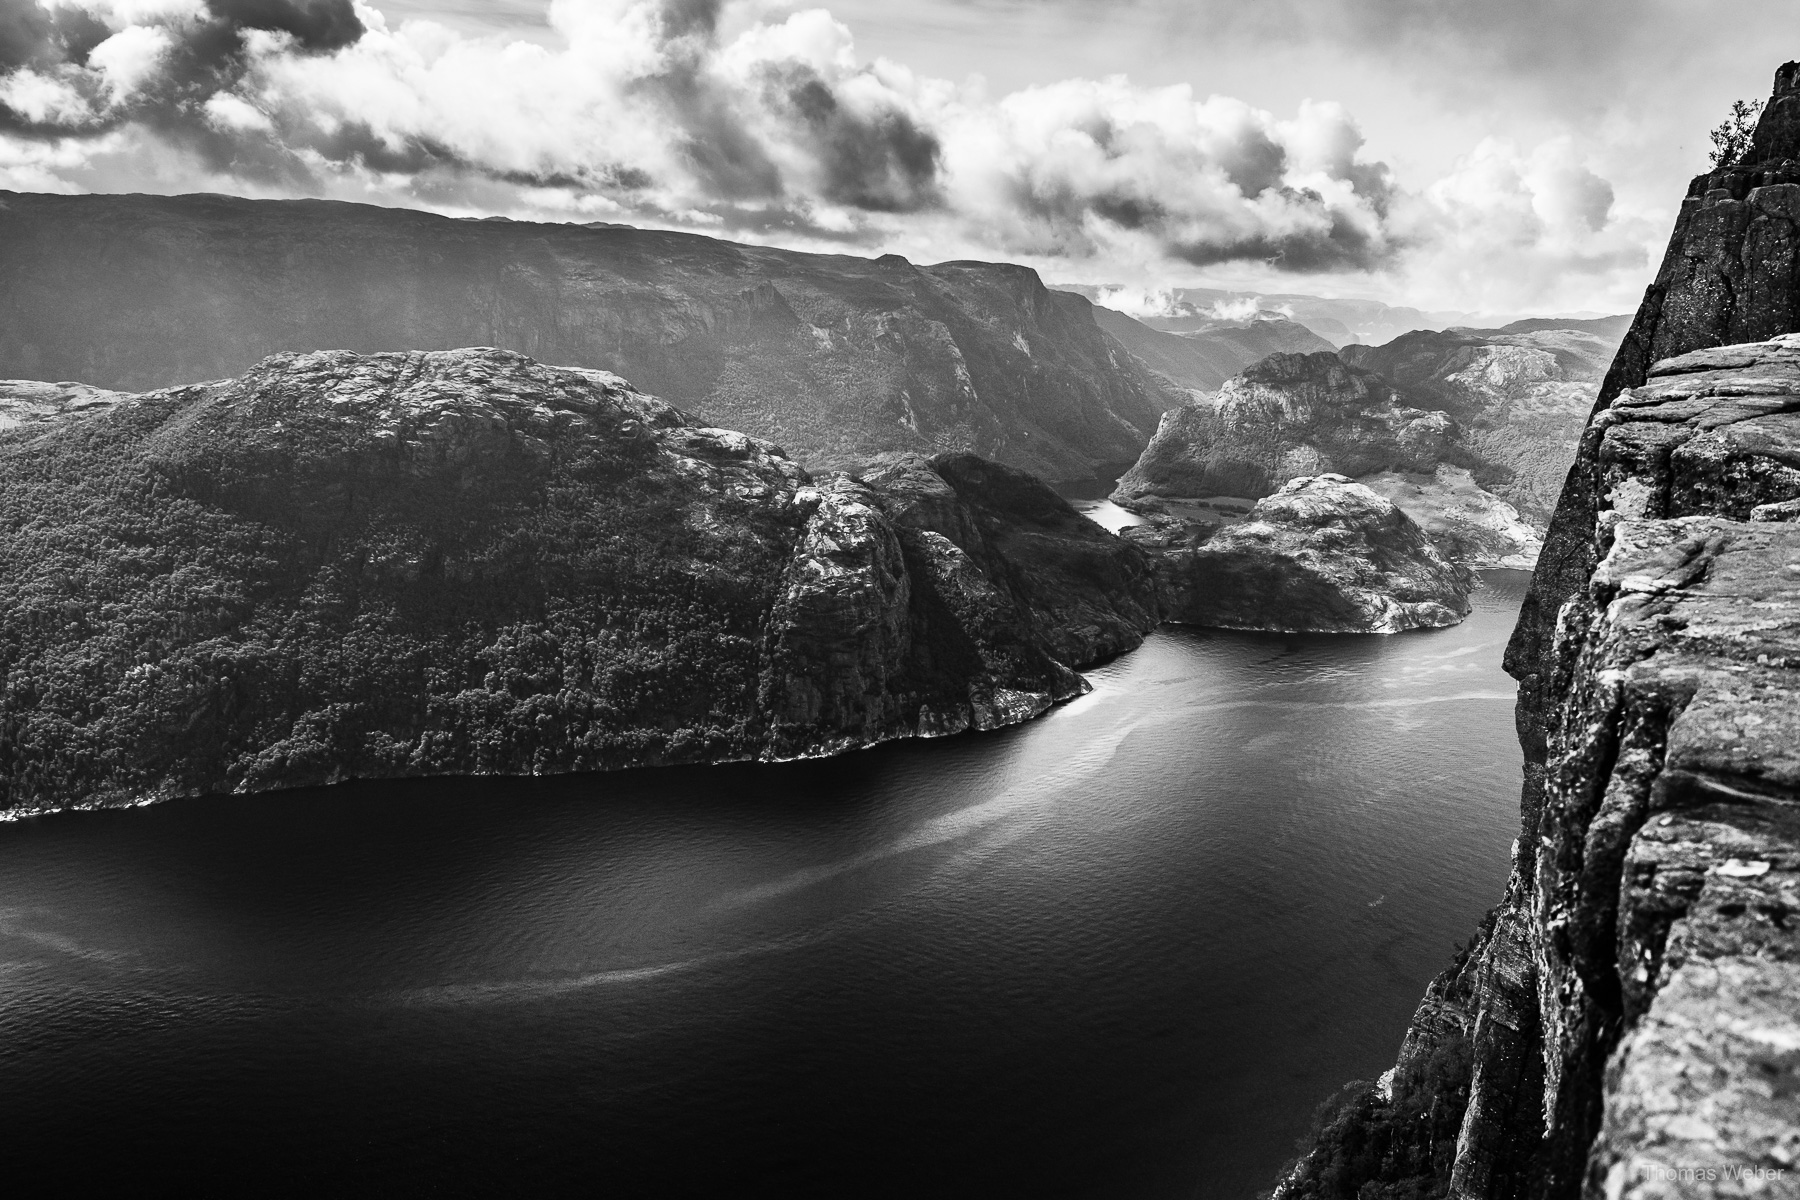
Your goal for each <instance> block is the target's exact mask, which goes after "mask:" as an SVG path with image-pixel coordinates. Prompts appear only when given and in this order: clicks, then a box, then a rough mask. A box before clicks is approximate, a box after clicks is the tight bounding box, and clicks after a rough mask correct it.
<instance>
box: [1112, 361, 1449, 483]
mask: <svg viewBox="0 0 1800 1200" xmlns="http://www.w3.org/2000/svg"><path fill="white" fill-rule="evenodd" d="M1453 432H1454V425H1453V423H1452V422H1451V421H1450V420H1449V419H1448V418H1446V417H1445V416H1444V415H1443V414H1442V413H1436V412H1427V411H1425V410H1423V409H1419V408H1414V407H1412V406H1410V405H1408V404H1407V403H1406V398H1405V397H1404V396H1403V395H1402V394H1401V393H1400V392H1398V391H1397V390H1396V389H1395V388H1394V387H1393V386H1392V385H1391V384H1389V383H1388V382H1387V380H1385V379H1384V378H1382V377H1381V376H1379V375H1377V374H1375V373H1374V372H1371V371H1364V370H1361V369H1360V368H1358V367H1354V366H1351V365H1349V364H1347V363H1345V362H1343V361H1342V360H1341V359H1339V358H1338V356H1337V355H1336V354H1334V353H1332V352H1331V351H1329V350H1327V351H1321V352H1318V353H1314V354H1276V355H1271V356H1270V357H1268V358H1265V359H1263V360H1262V361H1261V362H1259V363H1257V364H1256V365H1255V366H1253V367H1251V368H1250V369H1248V370H1247V371H1245V372H1244V373H1243V374H1241V375H1239V376H1237V377H1236V378H1235V379H1231V380H1229V381H1227V382H1226V384H1225V386H1224V387H1223V388H1221V389H1220V391H1219V394H1218V397H1217V398H1216V399H1213V400H1207V399H1202V400H1197V401H1193V402H1190V403H1188V404H1185V405H1183V406H1182V407H1180V408H1178V409H1174V410H1172V411H1170V412H1169V413H1168V414H1166V415H1165V416H1164V417H1163V420H1162V424H1161V425H1160V427H1159V428H1158V429H1157V431H1156V436H1155V437H1154V438H1152V439H1151V441H1150V444H1149V446H1147V447H1145V449H1144V453H1143V455H1142V456H1141V457H1140V458H1139V459H1138V461H1137V462H1136V464H1134V465H1133V466H1132V468H1131V470H1129V471H1127V472H1126V473H1125V475H1124V476H1123V477H1122V478H1121V479H1120V480H1119V485H1118V487H1117V489H1116V490H1115V491H1114V493H1113V496H1114V499H1115V500H1118V501H1120V502H1131V501H1136V500H1140V499H1142V498H1144V497H1148V496H1164V497H1171V498H1183V497H1194V496H1220V495H1223V496H1242V497H1258V496H1267V495H1270V494H1271V493H1273V492H1275V491H1277V490H1278V489H1279V488H1280V487H1281V485H1282V484H1284V483H1286V482H1287V481H1288V480H1289V479H1293V478H1295V477H1297V476H1301V475H1317V474H1319V473H1321V472H1335V473H1337V474H1340V475H1348V476H1352V477H1354V476H1357V475H1366V474H1372V473H1375V472H1378V471H1393V470H1399V471H1426V472H1429V471H1432V470H1435V469H1436V468H1437V465H1438V464H1439V463H1440V462H1443V461H1446V460H1447V459H1454V458H1456V457H1457V456H1458V454H1459V451H1458V450H1457V449H1456V448H1455V447H1454V446H1453V443H1452V438H1453ZM1460 465H1464V466H1467V465H1470V463H1469V462H1466V461H1465V462H1462V463H1460Z"/></svg>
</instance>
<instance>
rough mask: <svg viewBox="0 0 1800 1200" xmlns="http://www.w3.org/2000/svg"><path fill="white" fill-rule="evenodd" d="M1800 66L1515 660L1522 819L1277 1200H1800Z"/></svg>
mask: <svg viewBox="0 0 1800 1200" xmlns="http://www.w3.org/2000/svg"><path fill="white" fill-rule="evenodd" d="M1797 160H1800V64H1794V63H1789V64H1787V65H1785V66H1783V67H1782V68H1781V70H1780V71H1779V72H1778V73H1777V75H1776V83H1775V95H1774V99H1773V100H1772V101H1771V102H1770V104H1769V106H1768V108H1767V109H1766V110H1765V112H1764V115H1763V118H1762V121H1761V124H1760V125H1759V127H1758V129H1757V132H1756V136H1755V140H1754V143H1753V146H1752V149H1751V152H1750V153H1749V155H1748V156H1747V158H1746V160H1745V161H1744V162H1742V163H1739V164H1737V165H1734V166H1730V167H1727V168H1724V169H1722V170H1719V171H1715V172H1713V173H1712V174H1710V175H1707V176H1702V177H1701V178H1700V179H1698V180H1696V181H1695V184H1694V186H1693V188H1692V189H1691V190H1690V192H1689V195H1688V199H1687V200H1686V202H1685V203H1684V204H1683V208H1682V212H1681V216H1680V218H1679V220H1678V223H1677V226H1676V230H1675V234H1674V237H1673V239H1672V241H1671V244H1670V248H1669V253H1668V255H1667V257H1666V258H1665V260H1664V263H1663V266H1662V269H1661V272H1660V273H1659V275H1658V277H1657V280H1656V282H1655V284H1653V285H1652V286H1651V288H1650V289H1649V291H1648V293H1647V295H1646V297H1645V301H1644V305H1643V308H1642V309H1641V310H1640V311H1639V313H1638V316H1637V319H1636V321H1635V322H1634V324H1633V326H1632V330H1631V332H1630V334H1628V335H1627V338H1626V341H1625V343H1624V345H1623V346H1622V347H1621V349H1620V352H1619V355H1618V357H1617V359H1616V360H1615V361H1614V364H1613V366H1612V368H1611V370H1610V371H1609V373H1608V376H1607V380H1606V382H1605V384H1604V385H1603V387H1602V390H1601V393H1600V396H1599V399H1598V402H1597V406H1596V409H1595V412H1594V414H1593V416H1592V418H1591V419H1590V421H1589V423H1588V426H1587V429H1586V431H1585V432H1584V434H1583V436H1582V442H1581V448H1580V451H1579V454H1578V457H1577V460H1576V463H1575V466H1574V467H1573V469H1572V470H1571V472H1570V475H1569V479H1568V482H1567V484H1566V486H1565V487H1564V490H1563V493H1562V496H1561V498H1560V500H1559V502H1558V506H1557V512H1556V517H1555V519H1554V521H1553V523H1552V525H1551V528H1550V533H1549V536H1548V538H1547V540H1546V545H1545V549H1544V552H1543V555H1542V557H1541V558H1540V561H1539V566H1538V571H1537V574H1536V576H1535V578H1534V580H1533V584H1532V588H1531V592H1530V595H1529V597H1528V599H1527V602H1526V605H1525V608H1524V610H1523V612H1522V613H1521V616H1520V620H1519V625H1518V629H1517V631H1516V632H1515V634H1514V637H1513V640H1512V643H1511V645H1510V646H1509V648H1508V652H1507V667H1508V670H1510V671H1511V672H1512V673H1513V674H1514V675H1515V676H1516V677H1517V678H1519V680H1520V690H1519V707H1518V724H1519V732H1520V740H1521V743H1522V746H1523V748H1524V751H1525V776H1526V778H1525V786H1524V790H1523V795H1522V802H1521V819H1522V826H1521V836H1520V840H1519V842H1518V843H1517V849H1516V851H1515V854H1514V857H1513V871H1512V875H1511V878H1510V880H1509V883H1508V887H1507V892H1506V895H1505V896H1504V898H1503V899H1502V901H1501V903H1500V904H1499V905H1498V906H1497V907H1496V908H1495V910H1494V911H1493V912H1492V913H1490V914H1489V917H1488V919H1487V921H1486V922H1485V923H1484V924H1483V927H1482V928H1481V930H1480V931H1479V933H1478V935H1477V937H1476V939H1475V941H1474V942H1473V944H1472V945H1471V946H1470V947H1469V948H1468V949H1467V950H1465V951H1464V952H1462V953H1461V954H1460V955H1459V957H1458V959H1457V961H1456V963H1455V964H1453V966H1452V967H1451V969H1450V970H1449V971H1447V972H1445V973H1444V975H1442V976H1440V977H1439V978H1438V979H1437V980H1436V981H1435V982H1434V983H1433V984H1432V985H1431V987H1430V989H1429V990H1428V992H1427V995H1426V997H1425V1000H1424V1001H1423V1002H1422V1003H1421V1005H1420V1007H1419V1010H1418V1013H1417V1015H1416V1016H1415V1018H1414V1020H1413V1024H1412V1026H1411V1028H1410V1029H1409V1030H1408V1032H1407V1035H1406V1039H1405V1042H1404V1044H1403V1046H1402V1048H1401V1053H1400V1058H1399V1062H1398V1063H1397V1064H1396V1067H1395V1068H1394V1070H1393V1071H1392V1072H1390V1073H1389V1074H1388V1075H1386V1076H1384V1077H1383V1079H1382V1080H1381V1081H1380V1082H1379V1083H1378V1084H1371V1085H1360V1086H1353V1087H1352V1088H1350V1089H1348V1090H1347V1092H1346V1093H1345V1094H1344V1095H1343V1096H1341V1097H1340V1098H1339V1099H1338V1101H1336V1102H1335V1103H1334V1104H1333V1105H1331V1106H1328V1108H1327V1109H1326V1110H1324V1111H1323V1112H1322V1113H1321V1117H1320V1120H1319V1122H1318V1125H1317V1128H1316V1129H1315V1134H1314V1138H1313V1140H1312V1142H1311V1144H1310V1146H1309V1147H1308V1148H1307V1149H1306V1150H1305V1152H1304V1153H1303V1155H1302V1157H1301V1158H1300V1159H1299V1160H1298V1161H1297V1162H1296V1164H1295V1165H1294V1167H1293V1168H1292V1169H1291V1170H1290V1171H1289V1173H1288V1174H1287V1176H1286V1177H1285V1178H1284V1179H1283V1181H1282V1182H1281V1183H1280V1185H1279V1186H1278V1188H1277V1195H1280V1196H1285V1197H1299V1196H1309V1197H1310V1196H1320V1197H1323V1196H1344V1197H1349V1196H1356V1197H1359V1198H1360V1200H1370V1198H1372V1197H1377V1196H1443V1195H1449V1196H1455V1197H1466V1198H1470V1200H1474V1198H1483V1200H1486V1198H1513V1197H1521V1198H1523V1197H1530V1198H1534V1200H1536V1198H1544V1200H1573V1198H1574V1197H1577V1196H1587V1197H1593V1198H1595V1200H1599V1198H1601V1197H1605V1198H1606V1200H1621V1198H1623V1200H1650V1198H1651V1197H1667V1196H1704V1197H1714V1196H1719V1197H1723V1196H1734V1197H1736V1196H1793V1195H1800V757H1796V752H1795V746H1796V745H1800V742H1797V741H1796V734H1800V706H1797V705H1796V703H1795V700H1796V696H1797V695H1800V526H1797V525H1796V524H1795V522H1796V519H1797V518H1800V337H1789V336H1780V335H1783V334H1786V333H1788V332H1790V331H1793V330H1794V329H1795V328H1796V326H1797V325H1800V293H1797V291H1796V285H1795V279H1796V266H1797V265H1800V261H1797V260H1800V254H1797V250H1796V232H1795V221H1796V217H1797V216H1800V161H1797Z"/></svg>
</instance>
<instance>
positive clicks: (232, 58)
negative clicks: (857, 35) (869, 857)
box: [0, 0, 1641, 302]
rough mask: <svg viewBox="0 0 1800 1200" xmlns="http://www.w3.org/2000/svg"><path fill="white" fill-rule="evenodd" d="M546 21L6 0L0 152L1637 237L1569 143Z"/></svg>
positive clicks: (569, 206) (885, 231)
mask: <svg viewBox="0 0 1800 1200" xmlns="http://www.w3.org/2000/svg"><path fill="white" fill-rule="evenodd" d="M546 20H547V25H548V29H549V31H550V32H551V33H552V34H553V35H554V36H553V37H551V38H549V39H544V40H517V39H508V38H505V37H501V36H472V35H470V34H467V33H463V32H457V31H454V30H452V29H449V28H447V27H445V26H443V25H440V24H436V23H433V22H431V21H427V20H409V21H404V22H401V23H399V24H398V25H395V26H390V25H389V23H388V22H387V21H386V19H385V18H384V17H383V16H382V15H381V13H380V12H378V11H377V10H376V9H374V8H372V7H369V6H368V5H366V4H363V3H361V2H360V0H12V2H11V3H10V4H9V5H8V6H7V7H6V8H4V9H0V179H3V180H5V181H9V182H12V183H13V184H14V185H15V186H30V187H47V186H63V187H66V186H68V181H70V180H71V179H72V178H75V177H76V175H75V174H74V173H75V172H78V171H79V168H80V166H81V164H82V163H83V162H86V161H97V160H98V158H99V157H100V156H104V155H109V154H111V155H116V154H118V153H120V152H121V147H138V151H137V152H138V153H142V152H143V151H142V147H144V146H146V145H150V146H154V147H156V148H157V153H159V154H165V155H166V154H174V155H178V156H186V158H187V159H189V160H191V161H193V162H195V163H197V164H199V167H200V168H201V169H202V170H203V171H204V172H207V173H210V175H209V178H211V179H215V180H217V179H224V180H227V181H234V182H236V183H238V184H241V185H243V186H245V187H246V188H249V189H252V190H256V189H260V190H261V191H262V192H263V193H264V194H268V193H270V192H274V193H276V194H344V192H345V191H346V189H350V188H355V187H361V188H363V189H365V191H367V192H368V193H370V194H375V195H380V196H384V197H392V198H400V199H410V200H412V201H413V202H418V203H426V204H430V205H433V206H436V207H451V208H456V207H459V206H461V207H463V208H466V209H471V210H479V209H482V208H484V207H485V208H488V209H490V210H492V209H494V208H503V209H510V210H513V211H517V210H519V209H525V210H528V211H534V212H539V213H555V214H564V215H586V216H589V217H595V216H598V217H603V218H606V219H615V220H627V221H640V222H645V223H658V224H668V225H677V226H684V227H689V228H700V229H711V230H716V231H719V232H723V233H728V234H738V235H740V236H750V237H761V238H766V239H778V240H779V239H786V240H790V241H793V240H799V241H803V242H806V243H807V244H817V243H818V242H820V241H824V242H832V241H836V242H846V243H851V244H860V245H869V246H873V245H876V244H884V245H895V244H901V243H904V244H906V245H909V246H918V245H927V246H943V247H954V248H956V249H957V250H959V251H965V252H966V251H967V250H968V249H970V248H974V249H976V250H977V251H978V252H980V253H984V254H986V255H988V256H1007V257H1017V258H1024V259H1027V260H1030V261H1037V262H1046V261H1063V262H1069V263H1117V262H1129V263H1136V264H1140V265H1143V266H1145V268H1146V269H1147V270H1148V269H1155V270H1161V271H1164V272H1165V273H1167V272H1169V271H1181V270H1189V269H1198V268H1207V267H1213V266H1217V265H1219V264H1232V263H1249V264H1256V265H1258V266H1260V267H1261V268H1263V269H1267V270H1270V271H1281V272H1300V273H1318V272H1333V273H1345V272H1350V273H1355V272H1364V273H1366V272H1372V271H1383V270H1390V269H1393V268H1394V267H1395V266H1396V264H1397V263H1400V262H1402V261H1406V260H1409V259H1410V258H1412V257H1416V256H1424V257H1425V258H1426V259H1431V256H1432V255H1434V254H1437V253H1439V252H1440V251H1444V250H1445V248H1449V249H1450V250H1457V251H1459V252H1460V251H1463V250H1471V249H1472V250H1473V251H1474V252H1477V253H1480V252H1486V251H1488V250H1491V249H1492V248H1494V247H1507V248H1510V249H1511V250H1515V251H1516V250H1518V249H1520V248H1524V250H1525V251H1526V252H1527V253H1529V254H1535V255H1538V256H1540V257H1541V258H1542V259H1543V260H1544V261H1545V262H1546V263H1547V264H1561V266H1562V268H1563V269H1572V270H1581V269H1585V268H1584V264H1586V265H1587V266H1588V267H1592V266H1593V264H1596V263H1600V262H1610V261H1613V259H1614V258H1616V257H1617V256H1618V255H1619V254H1623V253H1625V252H1626V250H1627V247H1626V246H1625V244H1624V240H1622V239H1620V238H1618V237H1614V236H1613V232H1614V231H1615V228H1616V227H1617V226H1618V224H1619V222H1618V221H1617V220H1615V218H1614V214H1613V212H1612V209H1613V207H1614V205H1613V195H1612V191H1611V188H1610V187H1609V185H1608V184H1607V183H1606V181H1605V180H1603V179H1601V178H1599V177H1598V176H1597V175H1595V174H1594V173H1593V172H1592V171H1591V170H1589V169H1588V167H1587V166H1586V165H1585V164H1584V163H1583V162H1582V161H1581V160H1580V158H1579V156H1578V155H1576V154H1575V152H1574V150H1573V148H1572V147H1571V146H1570V145H1569V144H1567V143H1549V144H1546V145H1545V146H1543V147H1539V148H1536V149H1533V150H1519V149H1517V148H1515V147H1510V146H1504V145H1501V144H1499V143H1493V144H1486V143H1484V144H1483V145H1482V146H1481V147H1478V148H1477V149H1476V150H1475V151H1474V152H1473V153H1472V154H1471V155H1470V156H1469V157H1468V159H1467V160H1466V161H1465V162H1464V163H1463V164H1461V165H1460V166H1459V168H1458V170H1457V171H1456V173H1455V174H1453V175H1452V176H1450V177H1448V178H1446V179H1444V180H1440V181H1439V182H1437V183H1436V184H1433V185H1431V186H1429V187H1426V188H1424V189H1422V190H1418V191H1410V192H1409V191H1407V190H1405V189H1402V188H1401V187H1400V186H1399V185H1398V184H1397V182H1396V181H1395V179H1394V177H1393V175H1392V173H1391V172H1390V171H1389V169H1388V168H1387V167H1386V166H1385V165H1383V164H1382V163H1379V162H1372V161H1369V160H1368V159H1367V158H1366V157H1365V154H1364V151H1363V137H1362V133H1361V131H1360V129H1359V128H1358V126H1357V123H1356V121H1355V120H1354V119H1353V117H1352V116H1351V115H1350V114H1349V113H1348V112H1347V111H1345V109H1344V108H1343V107H1342V106H1341V105H1338V104H1334V103H1326V102H1314V101H1307V102H1305V103H1302V104H1301V105H1300V106H1299V107H1298V109H1297V110H1296V111H1295V112H1293V113H1292V114H1291V115H1288V116H1277V115H1275V114H1272V113H1270V112H1267V111H1264V110H1262V109H1259V108H1256V107H1253V106H1251V105H1248V104H1245V103H1243V102H1242V101H1239V100H1234V99H1231V98H1228V97H1222V96H1205V95H1200V94H1198V93H1196V92H1195V91H1194V90H1193V89H1191V88H1190V87H1188V86H1185V85H1182V86H1173V87H1161V88H1144V87H1139V86H1134V85H1133V84H1131V83H1130V82H1129V81H1128V80H1126V79H1125V78H1123V77H1114V78H1107V79H1099V80H1092V79H1074V80H1068V81H1064V82H1060V83H1055V84H1051V85H1046V86H1040V87H1033V88H1028V89H1025V90H1022V91H1017V92H1014V93H1012V94H1009V95H1005V96H1001V97H997V98H996V97H991V96H989V95H987V94H986V93H985V92H984V90H983V89H982V86H981V85H980V84H979V82H978V81H976V82H970V83H966V84H961V85H956V84H951V83H949V82H946V81H943V80H937V79H932V78H927V77H923V76H920V75H918V74H916V73H914V72H913V71H911V70H909V69H908V68H907V67H905V66H903V65H901V64H897V63H893V62H889V61H885V60H876V61H873V62H870V61H866V60H864V59H862V58H860V57H859V56H858V55H857V53H856V50H855V46H854V43H853V41H852V38H851V34H850V31H849V30H848V29H847V28H846V27H845V26H844V25H843V24H842V23H840V22H839V21H837V20H835V19H834V18H833V17H832V16H831V15H830V14H829V13H828V12H826V11H823V10H818V9H813V10H806V11H797V12H796V11H788V10H786V9H785V8H783V7H781V5H780V3H779V0H551V2H550V3H549V5H548V8H547V11H546ZM1640 253H1641V250H1640ZM1608 256H1612V257H1608ZM1547 269H1548V268H1547ZM1146 302H1148V300H1147V301H1146Z"/></svg>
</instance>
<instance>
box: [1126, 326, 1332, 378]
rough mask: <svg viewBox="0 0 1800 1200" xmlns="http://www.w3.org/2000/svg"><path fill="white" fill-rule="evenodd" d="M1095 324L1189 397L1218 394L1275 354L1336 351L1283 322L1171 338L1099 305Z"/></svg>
mask: <svg viewBox="0 0 1800 1200" xmlns="http://www.w3.org/2000/svg"><path fill="white" fill-rule="evenodd" d="M1094 320H1095V321H1097V322H1098V323H1099V325H1100V328H1102V329H1104V330H1105V331H1106V332H1107V333H1108V334H1110V335H1112V336H1113V337H1114V338H1116V339H1117V340H1118V342H1119V344H1120V345H1121V346H1124V347H1125V349H1127V350H1129V351H1131V353H1132V354H1133V355H1134V356H1135V357H1136V358H1137V360H1138V362H1140V363H1142V364H1143V366H1144V367H1145V368H1146V369H1148V370H1150V371H1151V372H1153V373H1154V374H1156V375H1157V376H1158V377H1160V378H1161V379H1164V380H1167V381H1168V382H1169V383H1170V384H1172V385H1174V386H1175V387H1178V388H1182V389H1186V390H1188V391H1201V392H1216V391H1218V390H1219V388H1220V387H1221V386H1222V385H1223V384H1224V383H1225V381H1226V380H1227V379H1230V378H1231V377H1232V376H1234V375H1236V374H1238V373H1239V372H1241V371H1243V370H1244V369H1245V368H1247V367H1250V366H1253V365H1255V364H1256V363H1258V362H1260V361H1261V360H1263V359H1264V358H1267V357H1268V356H1269V355H1271V354H1305V353H1308V352H1310V351H1314V350H1331V349H1333V348H1334V347H1333V346H1332V344H1331V343H1330V342H1328V341H1326V340H1325V339H1324V338H1322V337H1320V336H1319V335H1318V334H1316V333H1314V332H1313V331H1312V330H1310V329H1308V328H1307V327H1306V326H1304V325H1302V324H1300V323H1299V322H1297V321H1289V320H1286V319H1284V318H1282V317H1253V318H1250V319H1248V320H1242V321H1232V320H1213V321H1195V322H1193V323H1192V325H1193V328H1191V329H1188V330H1184V331H1183V332H1181V333H1169V332H1165V331H1163V330H1160V329H1155V328H1152V327H1151V326H1149V325H1147V324H1145V323H1144V322H1142V321H1139V320H1137V319H1136V318H1133V317H1128V316H1126V315H1125V314H1124V313H1122V312H1116V311H1114V310H1113V309H1110V308H1104V307H1101V306H1099V305H1095V306H1094Z"/></svg>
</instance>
